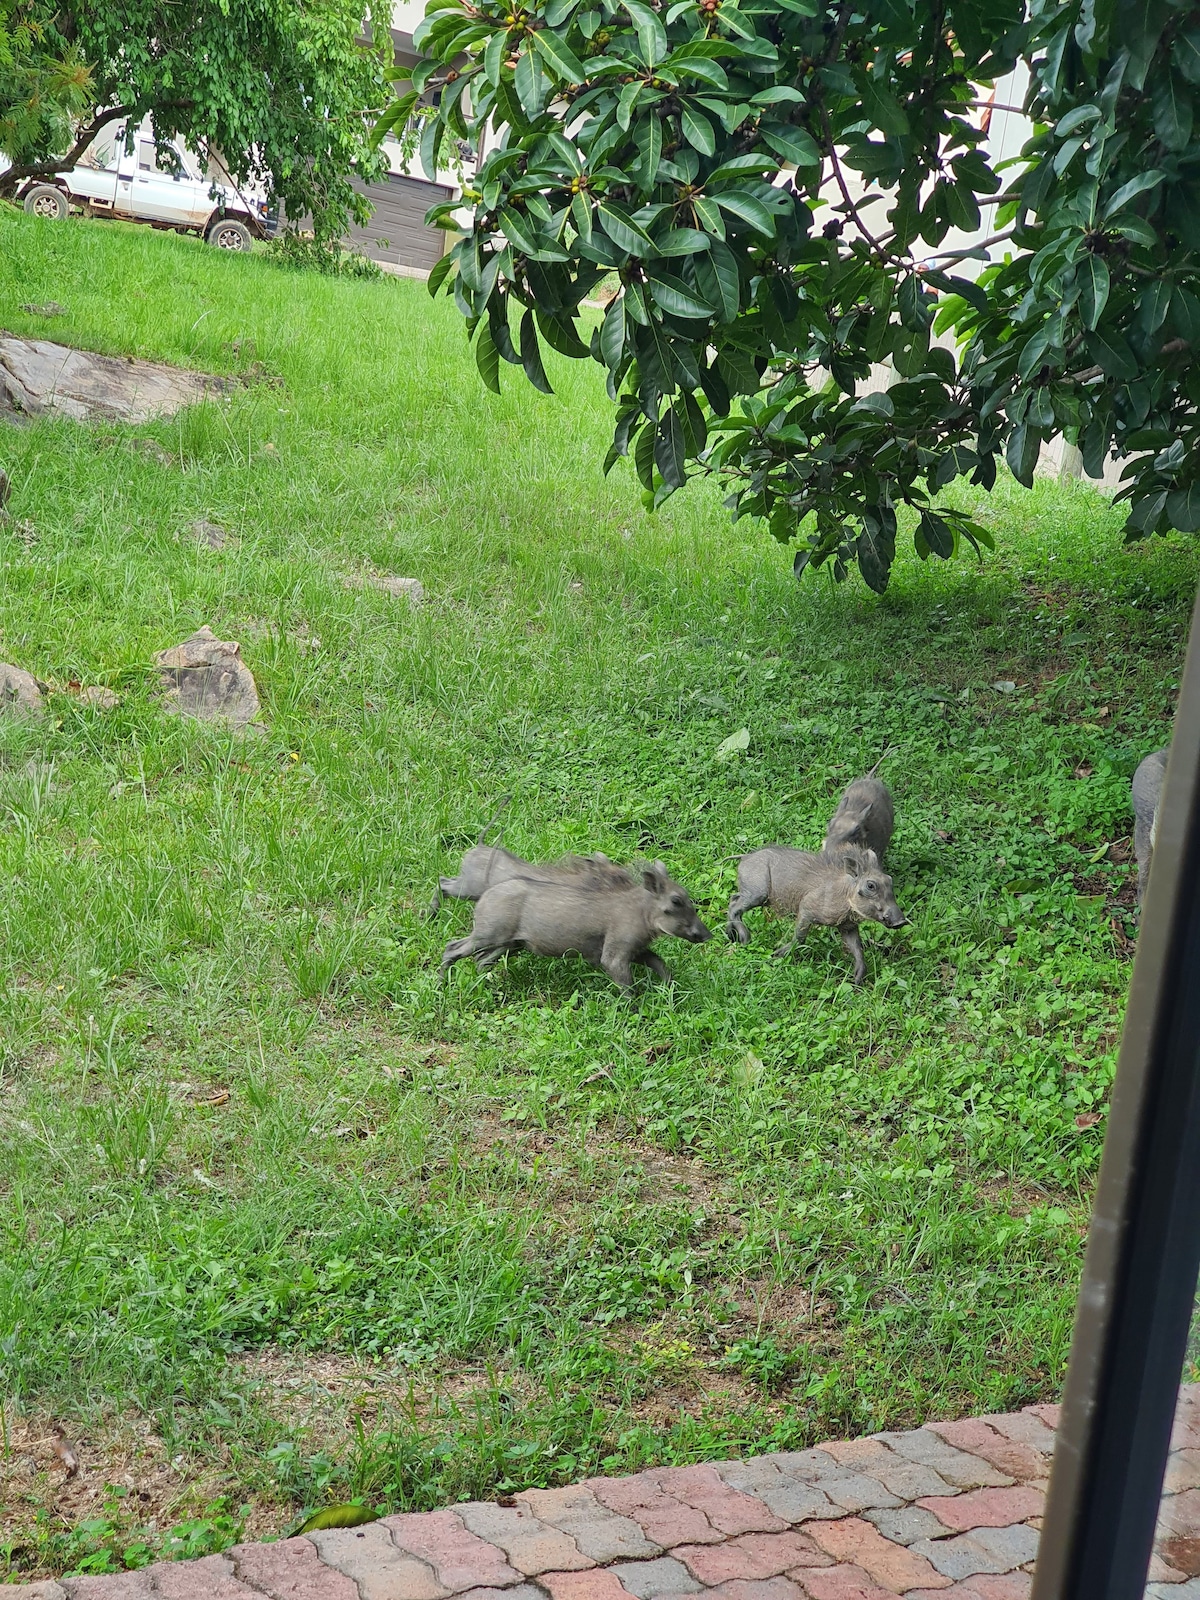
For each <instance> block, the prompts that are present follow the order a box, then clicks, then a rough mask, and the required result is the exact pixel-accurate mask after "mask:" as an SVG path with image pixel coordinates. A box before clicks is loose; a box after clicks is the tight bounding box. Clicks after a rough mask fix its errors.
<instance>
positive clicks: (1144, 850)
mask: <svg viewBox="0 0 1200 1600" xmlns="http://www.w3.org/2000/svg"><path fill="white" fill-rule="evenodd" d="M1169 753H1170V752H1169V751H1168V750H1155V751H1154V752H1153V753H1152V754H1151V755H1148V756H1147V757H1146V758H1145V760H1144V761H1142V762H1140V763H1139V765H1138V769H1137V771H1136V772H1135V773H1134V775H1133V853H1134V855H1135V856H1137V864H1138V886H1137V898H1138V904H1139V905H1141V903H1142V897H1143V895H1144V894H1145V893H1146V884H1147V882H1148V881H1149V878H1150V862H1151V859H1152V858H1153V856H1154V844H1155V840H1156V839H1157V837H1158V803H1159V800H1160V799H1161V798H1162V785H1163V779H1164V778H1165V777H1166V774H1167V756H1168V754H1169Z"/></svg>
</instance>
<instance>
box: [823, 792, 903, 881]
mask: <svg viewBox="0 0 1200 1600" xmlns="http://www.w3.org/2000/svg"><path fill="white" fill-rule="evenodd" d="M895 825H896V810H895V807H894V806H893V805H892V796H891V791H890V790H889V789H888V786H887V784H886V783H881V782H880V781H879V779H878V778H872V777H867V778H855V780H854V782H853V783H851V784H848V785H847V787H846V791H845V793H844V794H843V795H842V798H841V799H840V800H839V801H838V807H837V810H836V811H835V812H834V813H833V816H832V817H831V818H830V819H829V826H828V828H826V830H825V843H824V844H823V845H822V847H821V848H822V849H823V850H827V851H830V852H831V853H832V852H833V851H835V850H844V849H845V848H846V846H847V845H853V846H856V847H858V848H859V849H863V850H874V852H875V854H876V855H877V856H878V857H879V859H880V861H882V860H883V858H884V856H886V855H887V847H888V845H889V844H891V842H892V829H893V828H894V827H895Z"/></svg>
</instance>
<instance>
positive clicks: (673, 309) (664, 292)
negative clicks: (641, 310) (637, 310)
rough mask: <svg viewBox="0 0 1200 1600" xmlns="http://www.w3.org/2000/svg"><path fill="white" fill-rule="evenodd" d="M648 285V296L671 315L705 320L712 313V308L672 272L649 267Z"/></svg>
mask: <svg viewBox="0 0 1200 1600" xmlns="http://www.w3.org/2000/svg"><path fill="white" fill-rule="evenodd" d="M646 276H647V279H648V281H649V285H650V296H651V299H652V300H653V301H654V303H655V305H657V306H659V307H660V308H661V309H662V310H663V311H665V312H667V313H668V314H669V315H670V316H673V317H691V318H700V319H702V320H703V321H705V322H707V321H708V319H709V318H710V317H711V316H712V314H713V308H712V306H710V305H709V304H708V303H707V302H706V301H704V300H701V299H700V297H699V295H697V294H695V293H693V291H692V290H691V289H689V288H688V286H687V284H686V283H684V282H683V280H682V278H677V277H676V276H675V275H674V273H670V272H663V271H661V270H660V269H659V268H657V267H651V268H650V270H649V272H648V273H647V274H646Z"/></svg>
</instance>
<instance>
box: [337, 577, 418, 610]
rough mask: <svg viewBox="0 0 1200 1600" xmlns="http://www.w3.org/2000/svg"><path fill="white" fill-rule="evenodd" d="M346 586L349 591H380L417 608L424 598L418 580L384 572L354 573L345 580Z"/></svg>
mask: <svg viewBox="0 0 1200 1600" xmlns="http://www.w3.org/2000/svg"><path fill="white" fill-rule="evenodd" d="M346 586H347V588H351V589H382V590H384V592H385V593H386V594H394V595H400V596H401V597H402V598H403V599H405V600H407V601H408V602H409V604H410V605H414V606H419V605H420V604H421V602H422V601H423V600H424V598H425V586H424V584H423V583H422V582H421V580H420V578H397V577H393V576H392V574H391V573H386V572H384V573H381V572H356V573H355V574H354V575H353V576H352V577H349V578H347V579H346Z"/></svg>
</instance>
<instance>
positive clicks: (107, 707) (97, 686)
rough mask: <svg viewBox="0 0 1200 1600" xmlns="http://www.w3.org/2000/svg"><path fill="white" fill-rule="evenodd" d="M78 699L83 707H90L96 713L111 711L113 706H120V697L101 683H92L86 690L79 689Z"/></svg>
mask: <svg viewBox="0 0 1200 1600" xmlns="http://www.w3.org/2000/svg"><path fill="white" fill-rule="evenodd" d="M79 698H80V700H81V701H82V702H83V704H84V705H85V706H91V707H93V709H94V710H96V711H111V710H112V709H113V707H114V706H119V705H120V704H121V696H120V695H119V694H116V693H114V691H113V690H112V689H106V688H105V687H104V685H103V684H101V683H92V684H89V685H88V687H87V688H86V689H81V690H80V691H79Z"/></svg>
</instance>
